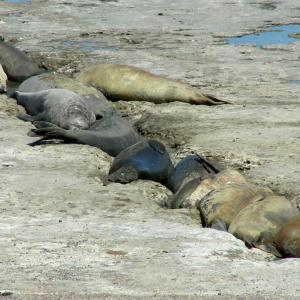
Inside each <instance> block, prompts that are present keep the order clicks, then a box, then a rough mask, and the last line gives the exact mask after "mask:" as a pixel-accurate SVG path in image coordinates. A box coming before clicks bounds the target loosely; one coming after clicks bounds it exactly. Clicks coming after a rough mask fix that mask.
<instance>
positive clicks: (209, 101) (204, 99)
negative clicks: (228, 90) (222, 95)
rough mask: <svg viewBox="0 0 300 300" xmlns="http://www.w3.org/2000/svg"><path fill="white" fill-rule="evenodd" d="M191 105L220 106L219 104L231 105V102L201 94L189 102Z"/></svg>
mask: <svg viewBox="0 0 300 300" xmlns="http://www.w3.org/2000/svg"><path fill="white" fill-rule="evenodd" d="M191 104H202V105H221V104H231V102H229V101H226V100H222V99H219V98H217V97H215V96H212V95H209V94H203V95H199V98H197V99H193V100H191Z"/></svg>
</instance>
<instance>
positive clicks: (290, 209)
mask: <svg viewBox="0 0 300 300" xmlns="http://www.w3.org/2000/svg"><path fill="white" fill-rule="evenodd" d="M297 214H298V211H297V209H296V208H295V207H294V206H293V205H292V204H291V203H290V202H289V201H288V200H287V199H286V198H285V197H281V196H268V197H266V198H264V199H262V200H260V201H256V202H253V203H251V204H249V205H248V206H246V207H245V208H243V209H242V210H241V211H240V212H239V213H238V214H237V215H236V216H235V218H234V219H233V220H232V222H231V224H230V226H229V229H228V232H229V233H231V234H233V235H234V236H235V237H236V238H238V239H240V240H242V241H244V242H245V244H246V245H247V246H248V247H256V248H259V249H261V250H264V251H266V252H270V253H273V254H274V255H276V256H280V254H279V253H278V251H277V250H276V247H275V246H274V243H273V241H274V238H275V235H276V234H277V233H278V231H279V230H280V228H281V227H282V226H283V225H284V224H285V223H286V222H287V221H288V220H290V219H291V218H293V217H295V216H296V215H297Z"/></svg>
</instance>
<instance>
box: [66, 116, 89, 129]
mask: <svg viewBox="0 0 300 300" xmlns="http://www.w3.org/2000/svg"><path fill="white" fill-rule="evenodd" d="M68 129H69V130H86V129H89V125H88V122H86V121H85V120H83V119H80V118H78V119H75V120H72V122H70V124H69V126H68Z"/></svg>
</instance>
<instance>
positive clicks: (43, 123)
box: [33, 121, 60, 129]
mask: <svg viewBox="0 0 300 300" xmlns="http://www.w3.org/2000/svg"><path fill="white" fill-rule="evenodd" d="M33 125H34V126H35V127H36V128H38V129H40V128H46V127H57V128H60V127H59V126H57V125H55V124H53V123H50V122H46V121H34V122H33Z"/></svg>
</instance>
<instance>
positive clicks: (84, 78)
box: [77, 64, 228, 105]
mask: <svg viewBox="0 0 300 300" xmlns="http://www.w3.org/2000/svg"><path fill="white" fill-rule="evenodd" d="M77 79H78V80H79V81H80V82H82V83H85V84H87V85H91V86H93V87H95V88H97V89H99V90H100V91H101V92H102V93H103V94H104V95H105V96H106V97H107V98H109V99H111V100H127V101H149V102H153V103H167V102H172V101H181V102H186V103H191V104H204V105H218V104H224V103H228V102H226V101H224V100H220V99H218V98H216V97H214V96H211V95H205V94H201V93H199V92H198V90H197V89H195V88H193V87H192V86H190V85H188V84H186V83H183V82H180V81H178V80H173V79H169V78H166V77H163V76H159V75H155V74H152V73H150V72H147V71H144V70H142V69H139V68H136V67H132V66H126V65H115V64H100V65H97V66H94V67H91V68H89V69H87V70H86V71H83V72H82V73H80V74H79V75H78V76H77Z"/></svg>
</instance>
